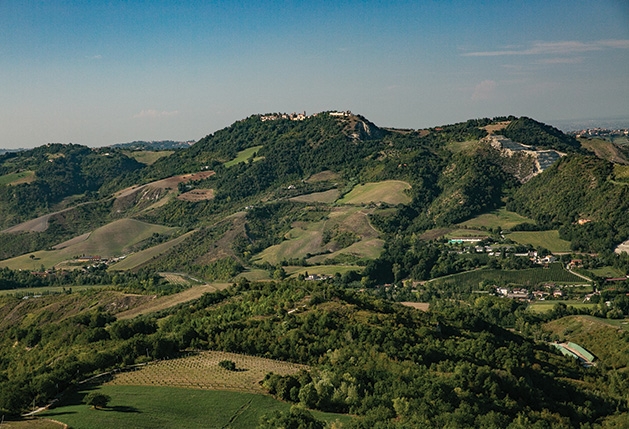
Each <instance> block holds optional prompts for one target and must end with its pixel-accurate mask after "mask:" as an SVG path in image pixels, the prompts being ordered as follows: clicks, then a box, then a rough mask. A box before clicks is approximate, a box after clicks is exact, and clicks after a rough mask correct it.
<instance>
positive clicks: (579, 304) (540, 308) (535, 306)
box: [528, 301, 596, 313]
mask: <svg viewBox="0 0 629 429" xmlns="http://www.w3.org/2000/svg"><path fill="white" fill-rule="evenodd" d="M558 303H562V304H566V305H569V306H572V307H574V308H594V307H596V304H592V303H589V302H583V301H534V302H532V303H531V304H530V305H529V306H528V310H529V311H532V312H533V313H546V312H547V311H550V310H552V309H553V307H554V306H555V305H556V304H558Z"/></svg>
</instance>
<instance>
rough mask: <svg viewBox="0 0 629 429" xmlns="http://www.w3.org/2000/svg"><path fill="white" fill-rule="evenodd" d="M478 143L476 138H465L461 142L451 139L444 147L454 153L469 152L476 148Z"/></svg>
mask: <svg viewBox="0 0 629 429" xmlns="http://www.w3.org/2000/svg"><path fill="white" fill-rule="evenodd" d="M478 145H479V143H478V140H466V141H462V142H458V141H452V142H449V143H448V144H447V145H446V148H447V149H448V150H449V151H451V152H454V153H459V152H469V151H472V150H473V149H475V148H477V147H478Z"/></svg>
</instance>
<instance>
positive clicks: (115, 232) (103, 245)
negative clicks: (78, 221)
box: [0, 219, 173, 270]
mask: <svg viewBox="0 0 629 429" xmlns="http://www.w3.org/2000/svg"><path fill="white" fill-rule="evenodd" d="M172 229H173V228H169V227H165V226H161V225H153V224H149V223H146V222H140V221H138V220H134V219H121V220H117V221H115V222H112V223H110V224H107V225H105V226H103V227H101V228H98V229H96V230H95V231H93V232H92V233H91V234H90V235H89V237H86V239H85V240H82V241H79V242H74V243H72V244H70V245H68V246H66V247H63V248H61V249H59V250H41V251H38V252H33V253H32V254H28V255H22V256H18V257H16V258H12V259H7V260H5V261H0V267H9V268H12V269H23V270H38V269H40V267H41V266H42V265H43V266H44V267H45V268H50V267H53V266H55V265H57V264H59V263H61V262H63V261H68V260H72V259H75V258H76V256H81V255H91V256H94V255H98V256H101V257H112V256H119V255H122V254H123V253H124V252H125V250H126V249H127V248H128V247H129V246H132V245H134V244H136V243H139V242H140V241H142V240H145V239H147V238H149V237H150V236H151V235H152V234H153V233H160V234H162V233H165V232H168V231H171V230H172ZM30 255H33V256H34V257H33V258H31V257H30Z"/></svg>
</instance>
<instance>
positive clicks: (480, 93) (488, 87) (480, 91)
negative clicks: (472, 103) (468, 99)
mask: <svg viewBox="0 0 629 429" xmlns="http://www.w3.org/2000/svg"><path fill="white" fill-rule="evenodd" d="M495 92H496V81H494V80H484V81H482V82H481V83H479V84H478V85H476V86H475V87H474V93H473V94H472V100H489V99H490V98H492V97H493V95H494V93H495Z"/></svg>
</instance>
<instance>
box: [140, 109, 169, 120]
mask: <svg viewBox="0 0 629 429" xmlns="http://www.w3.org/2000/svg"><path fill="white" fill-rule="evenodd" d="M178 114H179V110H173V111H171V112H166V111H162V112H160V111H159V110H154V109H148V110H142V111H141V112H140V113H137V114H135V115H133V118H165V117H169V116H176V115H178Z"/></svg>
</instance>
